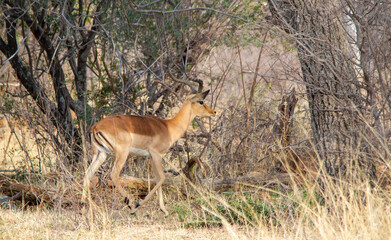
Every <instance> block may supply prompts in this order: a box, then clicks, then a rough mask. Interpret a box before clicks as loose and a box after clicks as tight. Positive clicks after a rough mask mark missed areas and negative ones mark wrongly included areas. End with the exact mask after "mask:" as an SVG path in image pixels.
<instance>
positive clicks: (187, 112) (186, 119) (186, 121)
mask: <svg viewBox="0 0 391 240" xmlns="http://www.w3.org/2000/svg"><path fill="white" fill-rule="evenodd" d="M194 117H195V116H194V115H193V113H192V111H191V103H190V101H189V100H186V101H185V102H184V103H183V106H182V108H181V109H180V110H179V112H178V113H177V114H176V115H175V117H173V118H172V119H168V120H167V125H168V131H169V132H170V135H171V141H172V143H174V142H176V141H177V140H178V139H179V138H180V137H182V135H183V134H184V133H185V132H186V130H187V128H188V126H189V125H190V123H191V122H192V121H193V119H194Z"/></svg>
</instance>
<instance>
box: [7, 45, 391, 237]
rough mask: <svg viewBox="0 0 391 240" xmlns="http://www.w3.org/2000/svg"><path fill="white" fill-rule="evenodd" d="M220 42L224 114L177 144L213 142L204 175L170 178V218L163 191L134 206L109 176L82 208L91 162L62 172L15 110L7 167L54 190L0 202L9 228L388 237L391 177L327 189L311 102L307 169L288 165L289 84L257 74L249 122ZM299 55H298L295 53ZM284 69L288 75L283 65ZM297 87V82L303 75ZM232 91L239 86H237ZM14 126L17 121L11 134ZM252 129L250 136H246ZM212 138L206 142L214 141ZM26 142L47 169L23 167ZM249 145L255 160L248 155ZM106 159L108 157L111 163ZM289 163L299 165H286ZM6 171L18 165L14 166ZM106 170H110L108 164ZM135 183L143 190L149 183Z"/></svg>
mask: <svg viewBox="0 0 391 240" xmlns="http://www.w3.org/2000/svg"><path fill="white" fill-rule="evenodd" d="M274 44H279V43H278V42H272V41H271V42H270V48H269V49H267V50H265V51H264V53H263V54H264V55H263V60H262V61H265V64H262V67H261V70H260V71H261V72H265V73H269V74H270V75H273V74H277V73H276V72H275V71H274V70H273V69H274V68H276V65H273V66H268V65H267V64H266V63H267V62H270V59H271V58H272V56H273V54H272V53H273V52H272V51H273V49H275V48H274V46H273V45H274ZM251 49H253V47H252V46H249V47H248V49H246V51H249V52H251ZM220 51H221V49H215V50H214V51H212V53H211V55H210V57H209V59H208V61H209V63H212V64H210V65H206V66H208V68H210V69H213V70H210V69H208V68H205V69H207V70H208V71H210V72H213V73H215V74H216V76H218V75H220V73H219V72H218V71H222V72H223V71H224V70H225V68H226V67H227V66H229V65H231V64H230V61H229V59H233V60H232V61H235V62H234V64H232V67H231V69H229V73H230V75H228V74H227V79H226V84H225V85H224V88H223V89H221V92H222V96H218V95H217V94H216V93H215V95H213V97H214V98H213V99H209V100H208V101H211V100H212V102H213V103H214V104H215V106H216V108H217V109H218V111H219V116H218V117H217V118H216V119H214V120H212V121H210V122H207V123H206V125H205V126H206V127H207V128H209V129H211V130H213V131H212V139H211V141H210V142H209V144H207V145H205V142H203V139H201V140H202V141H201V142H198V143H197V140H195V139H194V137H192V136H193V135H194V136H195V133H196V132H197V131H198V130H197V128H191V129H190V132H189V133H188V134H187V138H184V139H182V140H180V141H179V143H178V146H187V147H189V148H190V149H191V153H190V154H191V156H198V155H199V153H200V152H203V151H204V152H205V153H204V154H203V155H202V157H201V160H202V162H203V163H204V166H205V169H206V176H205V175H203V174H204V173H203V171H200V168H199V167H198V168H197V169H196V170H195V173H193V174H194V176H195V179H194V180H195V183H196V184H195V185H194V184H190V183H188V182H187V181H186V180H185V179H184V178H182V177H181V176H179V177H170V178H169V181H168V183H167V184H166V185H165V187H164V192H165V199H166V205H167V206H169V208H168V210H169V212H170V216H169V217H168V218H162V216H163V213H161V212H160V211H159V210H158V206H157V203H156V202H155V201H151V202H150V203H149V204H148V205H147V206H146V207H143V208H142V209H140V211H139V212H138V214H137V216H131V215H130V214H129V209H128V208H127V207H126V206H124V205H123V204H122V202H121V199H119V195H118V194H117V193H116V192H115V191H114V190H113V189H112V188H111V187H108V186H107V185H106V184H107V182H105V180H103V181H102V183H100V184H98V185H97V188H96V189H95V190H93V199H94V203H92V205H91V206H90V210H91V211H89V212H87V213H85V212H84V213H83V212H82V211H81V205H80V203H79V201H80V193H81V185H80V183H81V179H82V176H81V174H82V171H80V172H75V173H73V174H71V173H68V174H66V173H61V174H60V173H57V174H56V173H55V171H53V169H50V168H48V165H49V164H48V163H49V162H50V159H43V158H44V156H47V155H46V154H48V153H46V152H45V155H42V156H41V155H40V154H42V152H40V151H41V150H40V147H42V146H37V145H36V141H34V134H32V133H31V131H28V128H27V127H26V126H25V125H23V124H22V125H19V124H15V123H16V121H14V120H12V119H9V120H10V121H11V124H13V125H11V126H8V125H6V124H5V125H4V127H3V128H2V130H3V133H2V134H3V135H2V141H1V144H2V147H1V151H2V152H1V154H2V155H3V156H5V157H4V158H3V161H2V166H1V169H8V170H15V171H20V172H18V174H21V175H18V176H17V179H18V181H19V182H20V183H27V184H28V185H32V186H36V187H38V188H40V189H44V190H46V191H48V193H49V194H50V196H51V199H47V200H46V201H43V202H40V203H38V205H36V203H29V202H27V201H24V199H23V198H19V200H16V201H13V202H10V203H9V204H8V205H7V204H3V205H2V208H1V210H0V211H1V214H0V236H1V238H4V239H20V238H23V239H37V238H42V239H75V238H77V239H89V238H99V239H101V238H105V239H124V238H126V239H192V238H197V239H236V238H241V239H336V238H337V239H386V238H387V236H389V235H390V234H391V232H390V229H391V217H390V216H391V212H390V211H391V208H390V207H391V205H390V204H389V200H388V199H389V198H390V197H391V196H390V192H389V190H387V187H386V186H384V184H383V185H382V186H381V185H379V186H378V187H376V188H371V187H369V185H368V183H367V182H365V180H364V181H363V180H362V179H360V178H358V179H357V182H354V181H353V182H354V183H340V184H338V183H335V182H334V181H333V180H332V179H331V178H330V179H328V183H329V184H328V185H327V186H326V187H327V189H328V191H326V192H325V193H323V192H322V191H320V189H319V186H318V184H317V180H316V179H317V177H319V175H318V172H317V171H316V168H314V167H313V166H312V167H311V162H317V161H318V159H317V157H316V154H314V150H313V148H312V147H311V142H310V141H309V136H310V132H308V121H307V120H306V119H307V118H308V117H307V114H306V112H305V111H304V112H300V110H299V111H298V110H297V109H296V114H295V117H294V122H293V128H292V129H291V130H290V131H291V132H290V134H292V136H291V138H290V141H291V143H297V144H291V145H290V147H291V148H289V149H293V150H295V152H296V153H297V155H298V156H299V160H300V162H301V163H300V164H299V165H300V169H296V168H294V169H292V166H291V165H289V164H290V162H291V161H292V153H291V152H289V151H286V149H287V148H286V147H285V148H284V147H282V144H281V139H282V138H281V136H280V135H277V136H276V131H277V130H276V126H278V124H279V121H280V120H281V118H280V117H279V116H278V113H279V105H280V101H281V97H282V96H281V95H279V94H278V93H279V92H282V89H283V88H286V86H283V87H281V86H279V84H273V82H271V84H270V85H268V83H266V82H263V81H261V82H260V83H259V84H258V89H257V96H256V98H255V101H254V105H253V110H252V112H251V116H250V131H248V130H247V129H246V124H245V122H244V121H243V119H244V116H245V115H246V112H245V110H244V107H243V100H240V98H237V96H238V95H237V94H239V96H242V95H243V92H242V91H243V88H242V87H241V82H238V80H237V79H238V75H237V72H238V71H240V70H241V68H240V65H239V63H238V60H237V56H236V58H232V57H226V58H225V59H226V61H227V63H226V64H221V62H220V65H218V64H217V63H218V61H217V58H218V57H220V58H221V56H224V55H223V54H221V52H220ZM224 51H225V52H227V50H224ZM244 51H245V50H243V51H242V52H244ZM231 54H233V55H234V56H235V49H233V50H231ZM285 54H288V55H289V53H285ZM257 57H258V56H257V54H254V55H251V54H249V55H248V58H247V60H249V59H250V58H252V59H254V58H255V59H256V58H257ZM293 61H297V60H294V58H293ZM251 62H253V63H251ZM205 64H206V63H205ZM246 64H248V65H247V67H246V69H247V70H246V69H245V68H243V67H242V69H243V70H244V71H248V72H251V69H254V68H255V66H254V65H251V64H255V63H254V61H251V60H249V61H248V62H247V63H246ZM204 67H205V65H204ZM276 69H279V68H278V67H277V68H276ZM235 72H236V75H235ZM248 75H249V76H247V78H246V79H245V81H246V82H248V83H249V85H250V83H251V81H252V77H251V75H252V74H248ZM278 76H279V78H284V77H286V76H284V75H283V74H281V73H280V74H279V75H278ZM264 77H267V76H264ZM239 79H240V78H239ZM268 79H271V77H268ZM212 86H213V83H212ZM235 86H236V87H235ZM238 86H239V87H238ZM295 87H298V85H296V84H295ZM221 88H222V87H221ZM240 88H241V89H240ZM299 89H300V88H299ZM218 90H220V88H219V89H218ZM230 91H237V92H236V93H235V94H232V93H231V92H230ZM299 93H300V90H299ZM296 95H298V94H297V93H296ZM298 96H299V104H298V106H297V107H298V108H299V109H302V108H303V106H302V105H303V102H304V101H302V99H301V97H300V94H299V95H298ZM232 100H234V101H232ZM12 129H15V131H14V132H12V136H11V130H12ZM277 132H278V131H277ZM243 136H246V137H247V139H248V140H247V143H246V145H245V144H244V140H243ZM18 139H19V140H18ZM178 146H177V147H178ZM204 147H207V148H206V150H204V149H203V148H204ZM26 149H28V151H27V153H28V154H29V157H28V158H27V159H32V160H31V161H32V162H33V165H34V166H35V167H36V168H37V167H38V166H39V167H41V168H42V169H45V170H44V171H43V172H44V173H46V174H35V173H34V172H32V171H27V172H28V174H27V175H26V171H21V170H20V169H23V167H24V168H27V169H30V162H29V160H26V156H25V155H24V154H25V151H26ZM174 152H175V151H174ZM243 154H245V156H246V158H247V161H244V160H243V159H244V156H243ZM48 155H49V154H48ZM40 156H41V157H40ZM176 156H177V155H176V154H173V153H168V154H167V155H166V156H165V159H166V168H173V169H180V168H181V167H180V166H182V165H183V162H182V161H184V160H183V159H186V158H187V156H186V154H185V153H179V157H176ZM249 159H250V160H249ZM40 161H42V162H40ZM181 162H182V163H181ZM5 163H8V164H7V165H5ZM9 163H13V164H9ZM43 165H45V167H44V166H43ZM108 165H110V163H109V164H108ZM130 165H131V166H130V167H129V168H128V170H127V171H131V172H132V173H131V174H130V175H133V174H134V175H137V174H138V175H140V174H141V175H143V174H147V175H144V176H145V177H148V171H145V169H142V168H145V166H146V165H145V162H144V160H142V159H138V160H137V161H136V163H133V164H130ZM21 167H22V168H21ZM107 168H108V166H106V167H104V169H106V171H107ZM288 168H289V169H291V170H295V171H287V169H288ZM81 169H82V168H81ZM134 169H138V170H134ZM386 169H388V168H387V166H386V165H384V164H379V171H380V175H382V176H379V177H380V178H379V179H383V180H384V174H386V173H387V170H386ZM1 174H5V173H1ZM6 174H8V175H10V173H9V172H6ZM126 174H129V173H126ZM357 174H360V173H357ZM102 176H105V170H103V174H102ZM379 184H380V183H379ZM385 185H386V184H385ZM131 189H133V192H134V193H135V194H136V195H137V194H138V195H141V196H142V195H143V194H145V191H146V190H145V189H141V190H140V189H139V190H137V189H135V188H134V187H133V188H131ZM346 191H348V192H349V194H346ZM330 193H332V194H330ZM346 196H349V197H346ZM27 198H28V197H27V196H26V199H27Z"/></svg>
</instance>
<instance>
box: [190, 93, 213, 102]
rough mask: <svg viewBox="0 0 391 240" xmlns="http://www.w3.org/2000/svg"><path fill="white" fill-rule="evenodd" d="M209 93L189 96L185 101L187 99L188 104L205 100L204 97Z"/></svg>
mask: <svg viewBox="0 0 391 240" xmlns="http://www.w3.org/2000/svg"><path fill="white" fill-rule="evenodd" d="M209 91H210V90H206V91H205V92H202V93H197V94H192V95H189V96H187V99H189V100H190V102H192V103H194V102H197V101H200V100H204V99H205V98H206V96H207V95H208V93H209Z"/></svg>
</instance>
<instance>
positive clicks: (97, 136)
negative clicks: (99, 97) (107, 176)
mask: <svg viewBox="0 0 391 240" xmlns="http://www.w3.org/2000/svg"><path fill="white" fill-rule="evenodd" d="M208 92H209V91H206V92H203V93H199V94H195V95H190V96H188V97H187V99H186V101H185V102H184V103H183V106H182V108H181V109H180V110H179V112H178V113H177V115H176V116H175V117H174V118H172V119H160V118H157V117H154V116H127V115H119V116H110V117H106V118H104V119H103V120H101V121H100V122H98V123H96V124H95V125H94V126H92V128H91V147H92V151H93V159H92V162H91V164H90V166H89V167H88V169H87V171H86V175H85V178H84V191H83V197H82V201H83V202H85V199H86V197H87V191H88V190H89V188H88V187H89V185H90V181H91V178H92V177H93V176H94V174H95V172H96V171H97V170H98V168H99V167H100V165H102V163H103V162H104V161H105V160H106V157H107V154H108V153H114V154H115V155H116V159H115V162H114V167H113V169H112V172H111V178H112V181H113V183H114V185H115V186H116V188H117V190H118V191H119V192H120V194H121V195H122V196H123V197H125V198H128V199H130V198H129V197H128V194H127V193H126V191H125V190H124V189H123V188H122V186H121V185H120V184H119V173H120V172H121V169H122V168H123V166H124V164H125V162H126V159H127V157H128V155H129V153H130V152H132V153H138V154H143V153H149V155H150V156H151V157H152V161H151V166H152V171H153V173H154V176H155V181H156V182H157V184H156V186H155V187H154V188H153V189H152V190H151V192H150V193H149V194H148V195H147V196H146V197H145V199H144V200H143V201H141V202H140V206H142V205H143V204H144V203H145V202H147V201H148V200H149V199H150V198H151V197H152V195H153V194H154V193H155V192H156V191H158V196H159V205H160V209H161V210H162V211H163V212H164V213H165V214H166V215H168V212H167V210H166V208H165V207H164V203H163V195H162V189H161V185H162V184H163V182H164V179H165V174H164V169H163V166H162V155H163V154H164V153H166V152H167V151H168V149H169V148H170V147H171V145H172V144H173V143H174V142H176V141H177V140H178V139H179V138H180V137H181V136H182V135H183V134H184V133H185V131H186V130H187V127H188V126H189V124H190V123H191V122H192V121H193V119H194V118H195V117H196V116H198V117H210V116H214V115H216V112H215V111H214V110H213V109H211V108H210V107H208V106H207V105H206V104H200V101H203V99H204V98H205V97H206V95H207V94H208ZM132 210H133V211H134V210H135V208H134V207H132Z"/></svg>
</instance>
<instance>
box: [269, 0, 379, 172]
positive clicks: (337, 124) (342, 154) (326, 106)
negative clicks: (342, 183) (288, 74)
mask: <svg viewBox="0 0 391 240" xmlns="http://www.w3.org/2000/svg"><path fill="white" fill-rule="evenodd" d="M269 8H270V10H271V12H272V14H273V18H274V20H275V21H276V23H278V24H279V25H281V26H283V28H284V30H285V31H286V32H288V33H291V34H293V35H294V39H295V40H296V46H297V51H298V54H299V59H300V63H301V69H302V74H303V80H304V82H305V84H306V93H307V98H308V103H309V108H310V115H311V128H312V131H313V137H314V143H315V146H316V149H317V151H318V153H319V155H320V158H321V159H322V160H323V161H324V166H325V169H326V171H327V173H328V175H330V176H332V177H335V178H336V179H347V178H348V179H350V178H351V177H352V175H351V173H352V171H357V170H358V169H361V170H364V171H365V172H366V175H367V176H369V177H373V176H374V167H373V163H372V162H370V161H367V160H366V144H365V142H366V139H365V138H363V136H364V135H363V134H362V133H365V131H366V124H365V122H364V120H363V118H362V116H365V114H364V113H363V111H362V108H361V107H362V106H363V102H362V98H361V93H360V83H359V81H358V79H357V77H356V73H355V70H354V65H353V62H352V61H351V59H352V55H351V53H350V51H349V45H348V42H347V35H346V32H345V30H344V28H343V25H342V22H341V17H342V16H341V14H342V13H341V11H339V9H340V6H339V4H338V3H337V2H336V1H332V2H325V1H311V2H308V1H296V0H291V1H290V0H287V1H284V0H283V1H279V0H277V1H274V0H269Z"/></svg>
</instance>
